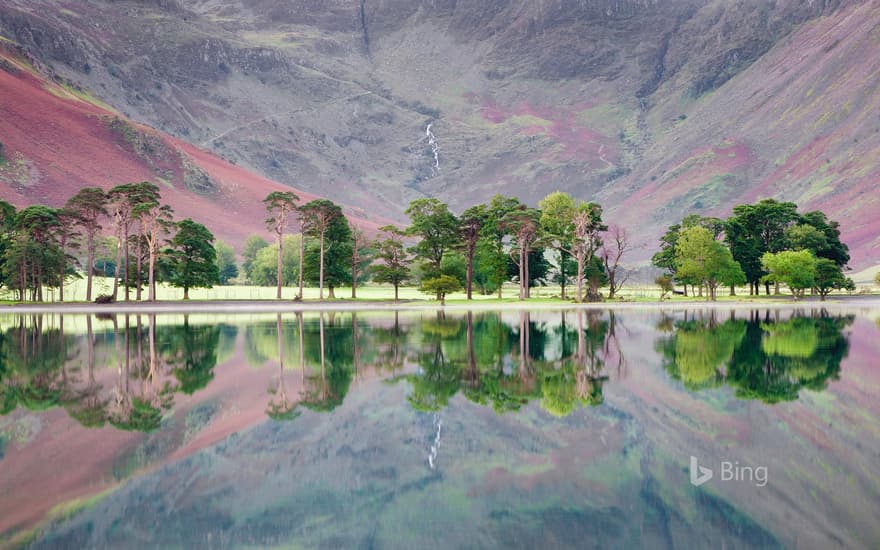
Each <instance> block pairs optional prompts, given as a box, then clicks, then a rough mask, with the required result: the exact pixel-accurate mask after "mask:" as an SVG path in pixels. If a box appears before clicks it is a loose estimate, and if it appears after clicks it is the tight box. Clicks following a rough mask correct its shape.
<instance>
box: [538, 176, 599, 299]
mask: <svg viewBox="0 0 880 550" xmlns="http://www.w3.org/2000/svg"><path fill="white" fill-rule="evenodd" d="M541 205H542V206H541V208H542V213H541V224H542V227H543V224H544V222H547V223H549V224H550V225H549V226H548V227H547V228H546V230H545V231H544V233H545V238H546V239H547V240H548V241H549V242H550V243H551V246H552V247H553V248H555V249H556V250H557V251H560V253H561V254H564V252H568V253H569V254H570V255H571V256H573V257H574V258H575V263H576V265H577V274H576V282H577V301H578V302H582V301H583V300H584V282H586V281H591V284H590V285H589V289H588V290H587V293H586V294H587V296H586V297H587V299H588V300H589V301H597V300H599V291H598V287H597V286H596V284H595V283H597V282H598V281H599V280H600V278H597V277H592V278H588V277H587V276H586V275H587V274H586V271H585V270H586V269H588V267H590V266H592V263H593V258H594V256H595V253H596V251H597V250H599V248H600V247H601V246H602V233H603V232H604V231H607V230H608V226H607V225H605V223H604V222H603V221H602V207H601V206H600V205H598V204H596V203H592V202H589V203H588V202H582V201H581V202H575V201H574V199H572V198H571V196H569V195H568V194H566V193H560V192H556V193H551V194H550V195H548V196H547V197H545V198H544V199H543V200H542V201H541ZM545 208H546V211H543V210H544V209H545ZM560 262H562V263H563V264H564V260H563V259H560Z"/></svg>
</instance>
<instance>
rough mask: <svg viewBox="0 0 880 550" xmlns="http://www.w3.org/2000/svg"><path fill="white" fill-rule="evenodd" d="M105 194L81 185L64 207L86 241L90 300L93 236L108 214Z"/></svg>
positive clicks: (89, 298)
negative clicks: (72, 217)
mask: <svg viewBox="0 0 880 550" xmlns="http://www.w3.org/2000/svg"><path fill="white" fill-rule="evenodd" d="M107 201H108V197H107V194H106V193H104V190H103V189H101V188H99V187H83V188H82V189H80V190H79V191H77V192H76V194H75V195H74V196H72V197H70V199H69V200H68V201H67V204H66V205H65V208H66V209H67V210H69V211H70V212H71V213H72V214H73V216H74V219H75V223H76V224H77V225H78V226H79V227H80V228H81V229H82V231H83V234H84V236H85V241H86V265H85V269H86V301H87V302H91V301H92V275H93V273H94V271H95V267H94V266H95V237H96V236H97V235H98V233H99V232H100V231H101V229H102V226H101V220H103V219H104V218H105V217H107V216H108V215H109V212H108V211H107Z"/></svg>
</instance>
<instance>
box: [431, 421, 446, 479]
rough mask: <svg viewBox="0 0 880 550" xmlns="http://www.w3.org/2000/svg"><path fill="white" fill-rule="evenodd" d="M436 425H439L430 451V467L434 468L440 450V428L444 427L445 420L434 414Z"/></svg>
mask: <svg viewBox="0 0 880 550" xmlns="http://www.w3.org/2000/svg"><path fill="white" fill-rule="evenodd" d="M434 425H436V426H437V433H436V434H435V435H434V444H433V445H431V450H430V451H429V452H428V467H430V468H431V469H432V470H433V469H434V467H435V463H436V460H437V452H438V451H439V450H440V430H441V429H442V428H443V420H441V419H440V417H439V416H437V415H434Z"/></svg>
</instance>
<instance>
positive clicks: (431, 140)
mask: <svg viewBox="0 0 880 550" xmlns="http://www.w3.org/2000/svg"><path fill="white" fill-rule="evenodd" d="M433 125H434V123H433V122H429V123H428V126H427V127H426V128H425V136H426V137H427V138H428V145H430V146H431V153H433V155H434V166H433V167H432V168H431V172H432V173H434V174H438V173H440V145H439V144H438V143H437V137H436V136H435V135H434V132H432V131H431V126H433Z"/></svg>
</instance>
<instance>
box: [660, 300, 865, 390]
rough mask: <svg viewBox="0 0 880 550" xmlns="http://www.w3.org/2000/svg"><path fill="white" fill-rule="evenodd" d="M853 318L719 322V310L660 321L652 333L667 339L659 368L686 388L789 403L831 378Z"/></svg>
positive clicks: (755, 315) (799, 316)
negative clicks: (664, 334)
mask: <svg viewBox="0 0 880 550" xmlns="http://www.w3.org/2000/svg"><path fill="white" fill-rule="evenodd" d="M854 320H855V316H853V315H847V316H830V315H828V314H827V312H824V311H819V312H813V313H812V314H807V313H805V312H803V311H798V312H796V313H795V314H794V315H792V316H791V317H789V318H786V319H784V320H783V319H780V318H779V312H778V311H777V312H774V313H773V314H771V312H769V311H767V312H765V313H764V314H763V315H762V314H761V313H760V312H757V311H755V312H751V314H750V315H749V317H748V318H747V319H737V318H735V317H734V316H733V315H732V314H731V315H730V318H728V319H725V320H722V319H719V318H718V312H716V311H714V310H711V311H708V312H697V313H691V314H685V317H684V319H682V320H679V321H672V320H671V319H669V318H663V319H661V320H660V322H659V323H658V324H657V329H658V330H659V331H663V332H669V333H671V335H670V336H668V337H665V338H661V339H660V340H659V342H658V345H657V349H658V351H660V352H661V354H662V355H663V358H664V363H663V366H664V368H665V369H666V370H667V371H668V372H669V373H670V374H671V375H672V376H673V377H674V378H676V379H678V380H681V381H682V382H683V383H684V385H685V387H687V388H689V389H694V390H698V389H702V388H707V387H712V386H720V385H724V384H726V385H729V386H730V387H732V388H734V389H735V391H736V396H737V397H740V398H742V399H760V400H761V401H764V402H765V403H777V402H779V401H792V400H795V399H797V398H798V395H799V394H800V390H802V389H804V388H807V389H811V390H814V391H821V390H823V389H825V387H826V386H827V384H828V381H829V380H836V379H837V378H838V374H839V372H840V363H841V361H842V360H843V358H844V357H846V355H847V352H848V350H849V343H848V341H847V338H846V337H845V336H844V334H843V330H844V329H845V328H846V327H847V326H849V325H851V324H852V322H853V321H854Z"/></svg>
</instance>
